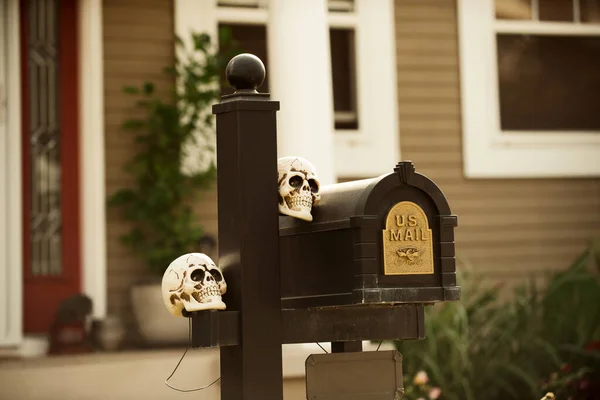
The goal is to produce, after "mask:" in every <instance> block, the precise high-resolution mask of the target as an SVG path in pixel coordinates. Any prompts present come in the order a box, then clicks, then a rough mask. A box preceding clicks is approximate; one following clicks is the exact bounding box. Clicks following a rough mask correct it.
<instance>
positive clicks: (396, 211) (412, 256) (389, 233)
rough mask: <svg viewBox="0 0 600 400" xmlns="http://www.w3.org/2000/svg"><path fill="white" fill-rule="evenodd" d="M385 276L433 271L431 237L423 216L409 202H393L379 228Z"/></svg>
mask: <svg viewBox="0 0 600 400" xmlns="http://www.w3.org/2000/svg"><path fill="white" fill-rule="evenodd" d="M383 268H384V274H385V275H417V274H418V275H420V274H433V236H432V232H431V229H429V222H428V221H427V215H425V212H424V211H423V209H422V208H421V207H419V206H418V205H416V204H415V203H413V202H411V201H402V202H400V203H397V204H396V205H395V206H394V207H392V209H391V210H390V212H389V213H388V215H387V217H386V221H385V230H384V231H383Z"/></svg>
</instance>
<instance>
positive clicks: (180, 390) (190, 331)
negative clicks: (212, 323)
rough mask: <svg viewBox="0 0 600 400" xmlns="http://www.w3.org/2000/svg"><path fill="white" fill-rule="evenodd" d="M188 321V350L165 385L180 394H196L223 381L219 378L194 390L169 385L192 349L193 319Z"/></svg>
mask: <svg viewBox="0 0 600 400" xmlns="http://www.w3.org/2000/svg"><path fill="white" fill-rule="evenodd" d="M188 321H189V338H188V345H187V348H186V349H185V351H184V352H183V355H182V356H181V358H180V359H179V362H178V363H177V365H176V366H175V369H173V372H171V375H169V377H168V378H167V379H165V385H167V386H168V387H170V388H171V389H173V390H177V391H178V392H196V391H198V390H204V389H208V388H209V387H211V386H212V385H214V384H215V383H217V382H219V381H220V380H221V377H218V378H217V379H215V380H214V381H212V382H211V383H210V384H208V385H206V386H201V387H197V388H194V389H181V388H178V387H175V386H173V385H171V384H170V383H169V379H171V377H173V375H175V372H176V371H177V368H179V365H180V364H181V362H182V361H183V358H184V357H185V355H186V353H187V352H188V350H189V349H190V347H192V319H191V318H188Z"/></svg>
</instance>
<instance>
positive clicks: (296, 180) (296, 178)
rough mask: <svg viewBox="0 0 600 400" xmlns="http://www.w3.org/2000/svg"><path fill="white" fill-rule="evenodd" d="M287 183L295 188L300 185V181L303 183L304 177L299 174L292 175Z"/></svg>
mask: <svg viewBox="0 0 600 400" xmlns="http://www.w3.org/2000/svg"><path fill="white" fill-rule="evenodd" d="M288 183H289V184H290V186H291V187H293V188H294V189H297V188H299V187H300V186H302V183H304V179H302V177H301V176H300V175H294V176H292V177H291V178H290V180H289V181H288Z"/></svg>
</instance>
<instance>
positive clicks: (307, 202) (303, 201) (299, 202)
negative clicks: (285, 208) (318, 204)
mask: <svg viewBox="0 0 600 400" xmlns="http://www.w3.org/2000/svg"><path fill="white" fill-rule="evenodd" d="M291 200H292V201H291V206H292V208H296V207H301V208H311V207H312V197H310V196H296V197H293V198H292V199H291Z"/></svg>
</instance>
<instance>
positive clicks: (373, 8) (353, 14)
mask: <svg viewBox="0 0 600 400" xmlns="http://www.w3.org/2000/svg"><path fill="white" fill-rule="evenodd" d="M237 2H238V3H252V1H248V0H241V1H237ZM198 3H201V4H198ZM230 3H231V1H230ZM234 3H236V2H234ZM255 3H256V7H232V6H218V2H217V1H216V0H209V1H203V2H197V1H194V0H176V1H175V33H176V34H177V35H179V36H181V37H186V36H187V34H188V33H189V31H190V30H195V31H201V32H207V33H209V34H211V36H212V37H215V35H216V32H217V26H218V24H219V23H228V24H256V25H262V24H264V25H266V24H267V21H268V10H267V9H266V8H265V6H266V5H267V3H268V1H266V0H259V1H255ZM194 15H196V16H198V15H202V17H200V18H192V17H191V16H194ZM394 15H395V13H394V1H393V0H378V1H372V0H355V10H354V11H329V14H328V20H329V27H330V28H352V29H354V30H355V45H356V50H355V51H356V53H355V54H356V79H357V85H356V92H357V93H356V96H357V102H356V104H357V113H358V124H359V125H358V129H357V130H347V129H344V130H336V129H334V128H333V127H332V134H333V137H334V154H332V157H333V158H334V160H335V174H336V176H337V177H338V178H366V177H373V176H378V175H381V174H384V173H387V172H390V171H391V169H392V168H393V166H394V165H395V164H396V163H397V162H398V161H399V160H400V143H399V141H400V130H399V123H398V100H397V83H396V82H397V80H396V44H395V43H396V33H395V25H394ZM374 21H376V22H377V23H373V22H374ZM374 43H376V44H377V45H373V44H374ZM382 49H384V50H385V51H382ZM375 77H376V78H375ZM382 77H384V78H382ZM374 79H377V81H378V82H384V83H385V84H381V85H375V84H374ZM375 83H376V82H375ZM360 160H365V161H364V162H361V161H360Z"/></svg>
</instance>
